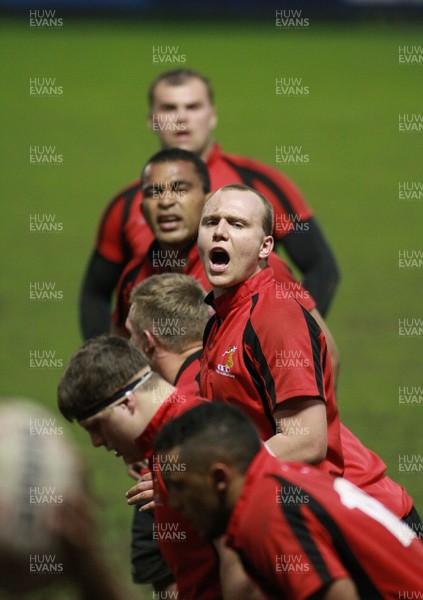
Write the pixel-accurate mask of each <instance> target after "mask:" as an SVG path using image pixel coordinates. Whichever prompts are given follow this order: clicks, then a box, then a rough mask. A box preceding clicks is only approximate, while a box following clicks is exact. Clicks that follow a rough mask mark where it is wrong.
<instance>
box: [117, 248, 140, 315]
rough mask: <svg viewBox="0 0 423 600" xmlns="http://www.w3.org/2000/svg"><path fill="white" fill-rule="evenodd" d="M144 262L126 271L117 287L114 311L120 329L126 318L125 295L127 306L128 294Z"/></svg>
mask: <svg viewBox="0 0 423 600" xmlns="http://www.w3.org/2000/svg"><path fill="white" fill-rule="evenodd" d="M144 262H145V259H144V260H142V261H141V262H139V263H137V264H136V265H135V266H134V267H133V268H132V269H131V270H130V271H128V273H126V275H125V277H124V278H123V279H122V282H121V284H120V285H119V291H118V294H117V300H116V310H117V315H118V325H119V326H121V327H122V326H123V327H124V326H125V321H126V317H127V316H128V315H127V314H126V303H125V295H126V294H128V304H129V294H130V292H131V290H132V288H133V287H134V281H135V279H136V278H137V275H138V273H139V272H140V271H141V269H142V267H143V264H144Z"/></svg>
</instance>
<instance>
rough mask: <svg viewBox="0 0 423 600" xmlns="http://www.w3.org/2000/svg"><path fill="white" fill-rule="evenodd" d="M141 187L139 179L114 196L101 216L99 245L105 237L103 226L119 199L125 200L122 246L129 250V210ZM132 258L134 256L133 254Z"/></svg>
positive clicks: (98, 236)
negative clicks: (127, 235) (126, 233)
mask: <svg viewBox="0 0 423 600" xmlns="http://www.w3.org/2000/svg"><path fill="white" fill-rule="evenodd" d="M139 187H140V182H139V181H137V182H135V183H134V184H132V185H131V186H130V187H128V188H126V189H125V190H123V191H122V192H120V193H119V194H117V195H116V196H114V198H113V199H112V200H111V201H110V202H109V204H108V206H107V208H106V210H105V211H104V213H103V216H102V218H101V221H100V225H99V228H98V235H97V242H96V244H97V246H98V245H100V244H101V242H102V240H103V238H104V234H103V228H104V225H105V223H106V221H107V219H108V218H109V214H110V212H111V210H112V209H113V207H114V206H115V204H116V203H117V202H119V200H122V201H123V203H124V204H123V215H122V225H123V227H122V231H121V236H122V246H123V248H124V251H125V253H126V252H127V247H128V241H127V240H126V238H125V227H124V225H125V223H126V221H127V220H128V215H129V210H130V207H131V204H132V201H133V199H134V197H135V195H136V193H137V192H138V190H139ZM131 258H132V256H131ZM124 262H128V261H127V260H125V261H124Z"/></svg>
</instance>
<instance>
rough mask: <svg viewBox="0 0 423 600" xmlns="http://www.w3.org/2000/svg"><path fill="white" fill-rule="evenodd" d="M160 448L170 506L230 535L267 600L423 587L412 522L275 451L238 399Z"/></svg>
mask: <svg viewBox="0 0 423 600" xmlns="http://www.w3.org/2000/svg"><path fill="white" fill-rule="evenodd" d="M153 446H154V447H155V451H156V456H155V458H156V463H157V464H158V465H159V466H160V470H161V473H162V477H163V479H164V481H165V484H166V487H167V490H168V495H169V504H170V506H171V507H172V508H174V509H175V510H179V511H180V513H181V514H182V515H183V516H184V517H185V518H186V519H187V520H189V521H191V522H192V524H193V526H194V528H195V529H196V530H197V531H198V532H199V533H200V534H201V536H202V537H203V538H204V539H206V540H208V541H211V540H213V539H216V538H218V537H219V536H221V535H223V534H226V543H227V545H228V546H229V547H231V548H233V549H235V550H236V551H237V552H238V554H239V556H240V558H241V560H242V562H243V564H244V567H245V568H246V570H247V572H248V573H249V574H250V576H251V577H252V578H253V579H254V580H255V582H256V583H257V584H258V585H259V586H260V588H261V589H262V590H263V592H264V593H265V595H266V597H267V598H269V599H274V600H276V599H278V600H279V599H280V598H282V597H283V598H289V599H290V600H296V599H299V600H303V599H307V598H319V599H323V600H359V599H360V598H366V599H379V598H380V599H383V598H385V599H392V600H393V599H398V598H401V597H411V596H410V594H414V595H413V597H417V596H416V595H415V594H417V593H420V592H421V590H422V589H423V574H422V564H423V545H422V543H421V542H420V541H419V540H418V539H417V537H416V535H415V533H414V532H413V531H412V530H411V529H410V528H409V527H408V526H407V525H406V524H405V523H403V522H402V521H400V520H399V519H398V518H397V517H396V516H395V515H394V514H393V513H391V512H390V511H388V510H387V509H386V508H385V507H384V506H383V505H382V504H380V503H379V502H378V501H377V500H375V499H374V498H371V497H370V496H368V495H367V494H365V493H364V492H362V491H361V490H360V489H359V488H357V487H356V486H354V485H353V484H352V483H350V482H349V481H347V480H345V479H343V478H332V477H330V476H329V475H327V474H325V473H322V471H320V470H318V469H317V468H315V467H312V466H309V465H305V464H302V463H297V462H289V463H287V462H282V461H280V460H279V459H277V458H276V457H275V456H273V455H271V454H269V452H268V451H267V450H266V449H265V447H264V446H263V445H262V443H261V442H260V439H259V436H258V434H257V431H256V429H255V427H254V425H253V424H252V422H251V421H250V420H249V418H248V417H246V416H245V415H244V414H243V413H242V412H241V411H240V410H239V409H237V408H236V407H233V406H229V405H225V404H223V403H219V402H215V403H214V402H213V403H208V404H204V405H202V406H198V407H196V408H194V409H192V410H189V411H187V412H185V413H184V414H183V415H182V416H180V417H179V418H177V419H175V420H173V421H172V422H169V423H168V424H167V425H165V426H164V427H163V428H162V430H161V432H160V433H159V435H158V436H157V438H156V439H155V440H154V442H153ZM170 467H171V468H170ZM178 467H180V468H178ZM405 594H407V595H405Z"/></svg>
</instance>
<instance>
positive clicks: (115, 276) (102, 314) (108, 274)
mask: <svg viewBox="0 0 423 600" xmlns="http://www.w3.org/2000/svg"><path fill="white" fill-rule="evenodd" d="M122 268H123V265H122V264H120V263H113V262H110V261H108V260H106V259H104V258H103V257H101V256H100V255H99V254H98V253H96V252H94V253H93V255H92V256H91V258H90V260H89V263H88V267H87V270H86V273H85V276H84V280H83V282H82V286H81V293H80V298H79V321H80V327H81V332H82V335H83V338H84V339H89V338H91V337H95V336H97V335H100V334H102V333H108V332H109V331H110V329H111V324H112V322H111V312H112V311H111V304H112V296H113V291H114V289H115V287H116V285H117V283H118V281H119V277H120V274H121V272H122Z"/></svg>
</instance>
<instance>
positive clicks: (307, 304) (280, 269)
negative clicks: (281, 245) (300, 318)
mask: <svg viewBox="0 0 423 600" xmlns="http://www.w3.org/2000/svg"><path fill="white" fill-rule="evenodd" d="M269 267H272V269H273V273H274V277H275V280H276V281H277V284H278V285H277V291H276V293H277V294H279V295H280V297H281V298H283V297H285V298H286V297H287V296H290V295H292V296H294V298H295V299H296V300H297V302H299V303H300V304H302V305H303V306H304V308H305V309H307V310H308V311H309V312H310V311H311V310H313V308H316V303H315V301H314V300H313V298H312V297H311V294H310V292H309V291H307V290H306V289H305V288H304V287H303V286H302V284H301V283H300V282H299V281H298V279H295V277H294V275H293V273H292V271H291V270H290V268H289V267H288V265H287V264H286V262H285V261H284V260H282V258H280V257H279V256H278V255H277V254H276V253H275V252H272V254H271V255H270V256H269Z"/></svg>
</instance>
